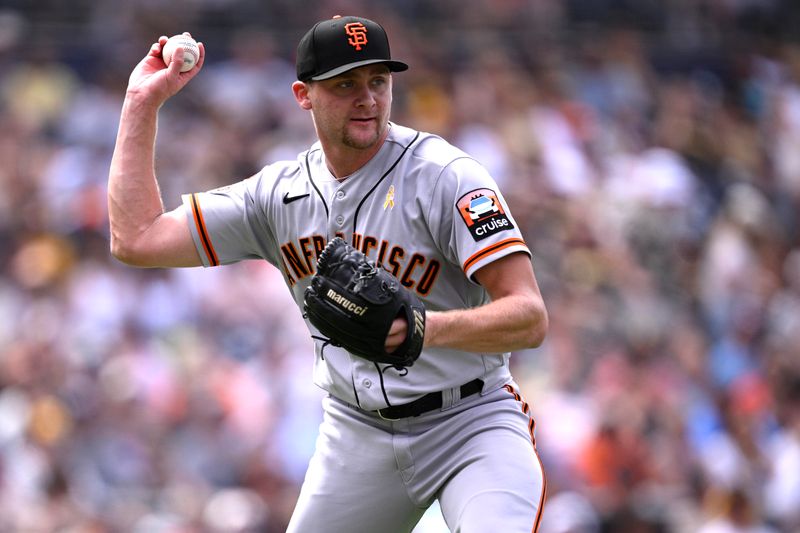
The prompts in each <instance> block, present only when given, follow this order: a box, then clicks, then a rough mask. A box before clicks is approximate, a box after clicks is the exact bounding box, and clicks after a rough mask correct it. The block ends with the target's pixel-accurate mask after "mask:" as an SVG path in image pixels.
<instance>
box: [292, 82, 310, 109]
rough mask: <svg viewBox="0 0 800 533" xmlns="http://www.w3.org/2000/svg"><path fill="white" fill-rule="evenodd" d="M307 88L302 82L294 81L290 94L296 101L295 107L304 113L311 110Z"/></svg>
mask: <svg viewBox="0 0 800 533" xmlns="http://www.w3.org/2000/svg"><path fill="white" fill-rule="evenodd" d="M308 90H309V86H308V84H307V83H303V82H302V81H296V82H294V83H293V84H292V92H293V93H294V99H295V100H297V105H299V106H300V108H301V109H305V110H306V111H308V110H310V109H311V99H310V98H309V97H308Z"/></svg>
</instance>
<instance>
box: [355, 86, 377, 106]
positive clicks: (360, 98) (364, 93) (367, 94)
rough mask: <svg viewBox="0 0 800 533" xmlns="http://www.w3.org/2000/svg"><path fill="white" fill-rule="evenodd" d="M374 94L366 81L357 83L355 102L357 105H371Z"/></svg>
mask: <svg viewBox="0 0 800 533" xmlns="http://www.w3.org/2000/svg"><path fill="white" fill-rule="evenodd" d="M375 101H376V99H375V94H374V93H373V90H372V88H371V87H370V86H369V84H368V83H359V84H358V90H357V91H356V99H355V104H356V106H358V107H372V106H373V105H375Z"/></svg>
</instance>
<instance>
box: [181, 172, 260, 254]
mask: <svg viewBox="0 0 800 533" xmlns="http://www.w3.org/2000/svg"><path fill="white" fill-rule="evenodd" d="M259 190H260V186H259V180H258V175H256V176H254V177H251V178H248V179H246V180H243V181H241V182H239V183H235V184H233V185H229V186H226V187H221V188H219V189H214V190H211V191H206V192H199V193H192V194H185V195H183V197H182V199H183V206H184V209H185V211H186V216H187V217H188V219H189V228H190V229H191V232H192V238H193V239H194V243H195V246H196V247H197V250H198V252H199V253H200V257H201V258H202V260H203V265H204V266H206V267H210V266H217V265H224V264H229V263H234V262H237V261H241V260H243V259H258V258H262V259H267V260H270V258H269V257H268V250H269V249H270V243H271V241H272V240H273V237H272V232H271V231H270V228H269V224H268V223H267V221H266V216H265V214H264V207H263V206H264V204H263V202H262V201H260V200H259Z"/></svg>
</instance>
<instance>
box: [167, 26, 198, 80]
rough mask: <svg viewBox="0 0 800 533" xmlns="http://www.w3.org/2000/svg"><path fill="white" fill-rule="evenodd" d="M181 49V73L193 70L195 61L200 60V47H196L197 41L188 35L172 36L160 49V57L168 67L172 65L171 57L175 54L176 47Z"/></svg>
mask: <svg viewBox="0 0 800 533" xmlns="http://www.w3.org/2000/svg"><path fill="white" fill-rule="evenodd" d="M179 46H180V47H181V48H183V66H182V67H181V72H188V71H190V70H192V69H193V68H194V66H195V65H196V64H197V61H198V60H199V59H200V47H199V46H197V41H195V40H194V39H192V38H191V37H189V36H188V35H173V36H172V37H170V38H169V39H168V40H167V42H166V43H165V44H164V47H163V48H162V49H161V57H162V59H164V64H165V65H167V66H169V64H170V63H172V56H173V55H174V54H175V49H176V48H178V47H179Z"/></svg>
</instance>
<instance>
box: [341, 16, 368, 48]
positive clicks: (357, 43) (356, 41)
mask: <svg viewBox="0 0 800 533" xmlns="http://www.w3.org/2000/svg"><path fill="white" fill-rule="evenodd" d="M344 32H345V33H346V34H347V35H348V36H349V37H350V38H349V39H347V42H348V43H350V44H351V45H352V46H353V47H354V48H355V49H356V50H361V47H362V46H364V45H365V44H367V27H366V26H364V25H363V24H361V23H360V22H351V23H350V24H345V25H344Z"/></svg>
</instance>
